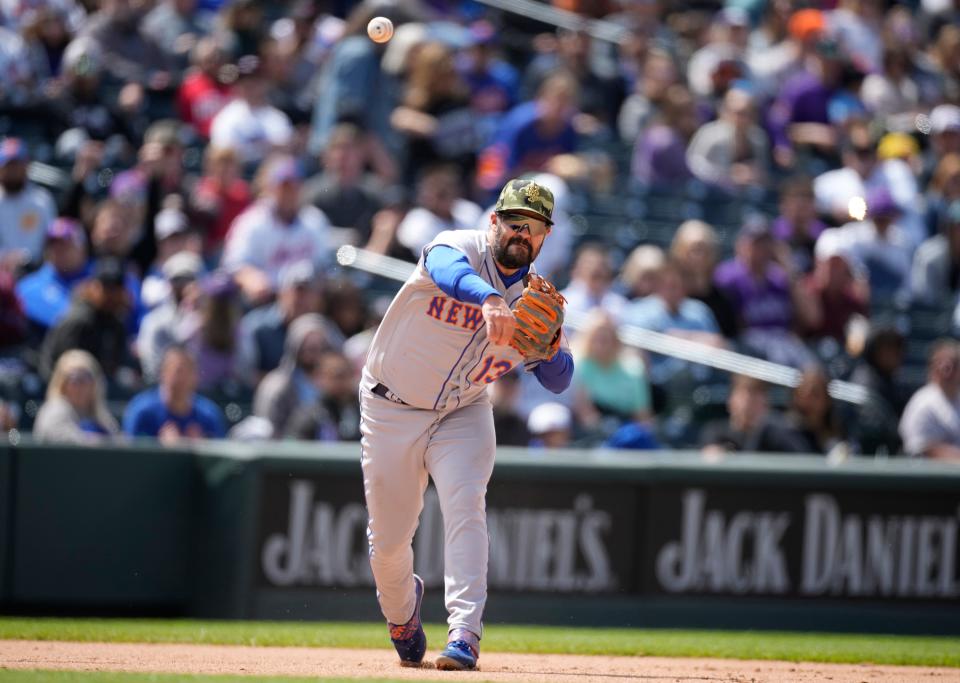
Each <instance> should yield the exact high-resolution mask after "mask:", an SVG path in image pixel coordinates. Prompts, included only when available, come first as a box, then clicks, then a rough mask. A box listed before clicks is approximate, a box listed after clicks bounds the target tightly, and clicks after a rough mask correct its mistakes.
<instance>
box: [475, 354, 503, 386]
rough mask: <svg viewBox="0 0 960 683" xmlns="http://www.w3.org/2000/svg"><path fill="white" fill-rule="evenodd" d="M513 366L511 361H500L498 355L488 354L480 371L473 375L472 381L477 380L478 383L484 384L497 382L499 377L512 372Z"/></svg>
mask: <svg viewBox="0 0 960 683" xmlns="http://www.w3.org/2000/svg"><path fill="white" fill-rule="evenodd" d="M511 368H513V365H512V364H511V363H508V362H507V361H505V360H500V361H498V360H497V359H496V356H487V357H486V358H484V359H483V365H482V367H481V368H480V371H479V372H478V373H477V374H476V375H474V376H473V378H472V381H473V382H476V383H477V384H479V383H480V382H483V383H484V384H490V383H492V382H496V381H497V380H498V379H500V378H501V377H503V376H504V375H505V374H507V373H508V372H510V369H511Z"/></svg>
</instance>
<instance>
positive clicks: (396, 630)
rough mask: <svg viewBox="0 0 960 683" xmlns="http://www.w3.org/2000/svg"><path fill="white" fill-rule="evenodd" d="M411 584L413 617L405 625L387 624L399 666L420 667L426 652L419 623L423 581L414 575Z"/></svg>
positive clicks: (421, 625)
mask: <svg viewBox="0 0 960 683" xmlns="http://www.w3.org/2000/svg"><path fill="white" fill-rule="evenodd" d="M413 583H414V586H415V587H416V591H417V606H416V607H415V608H414V610H413V616H412V617H410V620H409V621H408V622H407V623H405V624H391V623H390V622H387V626H389V627H390V640H391V642H393V647H394V648H396V650H397V654H398V655H400V666H420V663H421V662H422V661H423V656H424V655H425V654H426V652H427V634H426V633H424V632H423V624H422V623H421V622H420V605H421V603H423V579H421V578H420V577H419V576H417V575H416V574H414V575H413Z"/></svg>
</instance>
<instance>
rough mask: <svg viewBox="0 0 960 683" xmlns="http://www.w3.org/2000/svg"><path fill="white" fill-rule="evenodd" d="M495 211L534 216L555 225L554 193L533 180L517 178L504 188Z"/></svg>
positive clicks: (494, 208)
mask: <svg viewBox="0 0 960 683" xmlns="http://www.w3.org/2000/svg"><path fill="white" fill-rule="evenodd" d="M493 210H494V211H496V212H497V213H519V214H522V215H525V216H532V217H534V218H539V219H541V220H543V221H546V223H547V225H553V192H551V191H550V190H548V189H547V188H546V187H545V186H543V185H540V184H539V183H535V182H533V181H532V180H529V179H525V178H515V179H514V180H511V181H509V182H507V184H506V185H504V186H503V190H502V191H501V192H500V198H499V199H497V205H496V206H495V207H493Z"/></svg>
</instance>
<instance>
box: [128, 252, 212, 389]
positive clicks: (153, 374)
mask: <svg viewBox="0 0 960 683" xmlns="http://www.w3.org/2000/svg"><path fill="white" fill-rule="evenodd" d="M202 273H203V261H202V260H201V259H200V256H198V255H197V254H196V253H194V252H192V251H181V252H180V253H177V254H174V255H173V256H171V257H169V258H168V259H167V260H166V261H165V262H164V264H163V266H162V268H161V274H162V276H163V281H164V283H165V284H166V286H167V288H168V295H167V297H166V298H165V299H164V300H163V301H162V302H161V303H160V304H159V305H158V306H157V307H156V308H154V309H153V310H152V311H150V312H149V313H147V315H146V316H144V318H143V322H141V323H140V332H139V334H138V335H137V342H136V347H137V354H138V355H139V357H140V366H141V368H142V370H143V374H144V378H145V379H146V380H147V381H149V382H153V381H155V380H156V379H157V377H158V373H159V372H160V365H161V363H162V361H163V354H164V353H165V352H166V350H167V349H168V348H169V347H170V346H171V345H173V344H174V343H176V342H177V341H179V340H178V338H177V325H178V321H180V320H181V319H182V318H183V317H184V315H186V313H187V311H188V310H189V309H190V305H189V302H188V301H187V299H188V296H189V293H190V288H191V285H192V284H193V283H194V282H195V281H196V280H197V278H199V277H200V275H201V274H202Z"/></svg>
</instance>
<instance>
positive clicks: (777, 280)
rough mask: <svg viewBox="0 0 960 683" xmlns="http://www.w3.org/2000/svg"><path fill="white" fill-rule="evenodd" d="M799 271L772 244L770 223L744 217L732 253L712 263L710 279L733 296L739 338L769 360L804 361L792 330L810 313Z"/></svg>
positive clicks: (808, 356) (800, 363)
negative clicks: (714, 271)
mask: <svg viewBox="0 0 960 683" xmlns="http://www.w3.org/2000/svg"><path fill="white" fill-rule="evenodd" d="M797 276H798V273H797V271H796V269H795V268H794V267H793V264H792V262H791V259H790V258H789V256H788V255H786V254H785V253H784V250H782V249H780V250H777V249H776V248H775V242H774V240H773V236H772V234H771V233H770V224H769V223H768V222H767V220H766V219H765V218H763V217H761V216H751V217H748V218H747V220H746V222H745V223H744V225H743V227H742V228H741V229H740V233H739V235H738V236H737V245H736V256H735V257H734V258H733V259H731V260H729V261H726V262H724V263H721V264H720V265H719V266H718V267H717V271H716V273H715V275H714V280H715V281H716V283H717V286H718V287H719V288H720V290H721V291H723V292H724V293H725V294H726V295H727V296H728V297H729V299H730V300H731V301H732V302H733V305H734V308H735V309H736V310H737V312H738V317H739V319H740V327H741V329H742V330H743V332H742V333H741V336H740V341H741V342H742V343H743V344H744V345H745V346H746V347H747V349H748V350H749V351H750V352H752V353H755V354H757V355H759V356H762V357H765V358H767V359H768V360H771V361H774V362H776V363H782V364H784V365H791V366H794V367H803V366H805V365H807V364H808V363H809V361H811V360H812V357H811V354H810V352H809V351H808V350H807V349H806V347H805V346H804V345H803V342H801V341H800V340H799V338H798V337H797V336H796V335H795V334H794V332H793V330H794V328H797V327H801V328H802V327H804V326H805V325H807V324H808V322H809V321H811V320H812V318H813V312H812V311H811V309H810V302H809V301H807V300H806V299H805V298H804V297H803V293H802V290H801V289H800V287H799V282H798V279H797Z"/></svg>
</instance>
